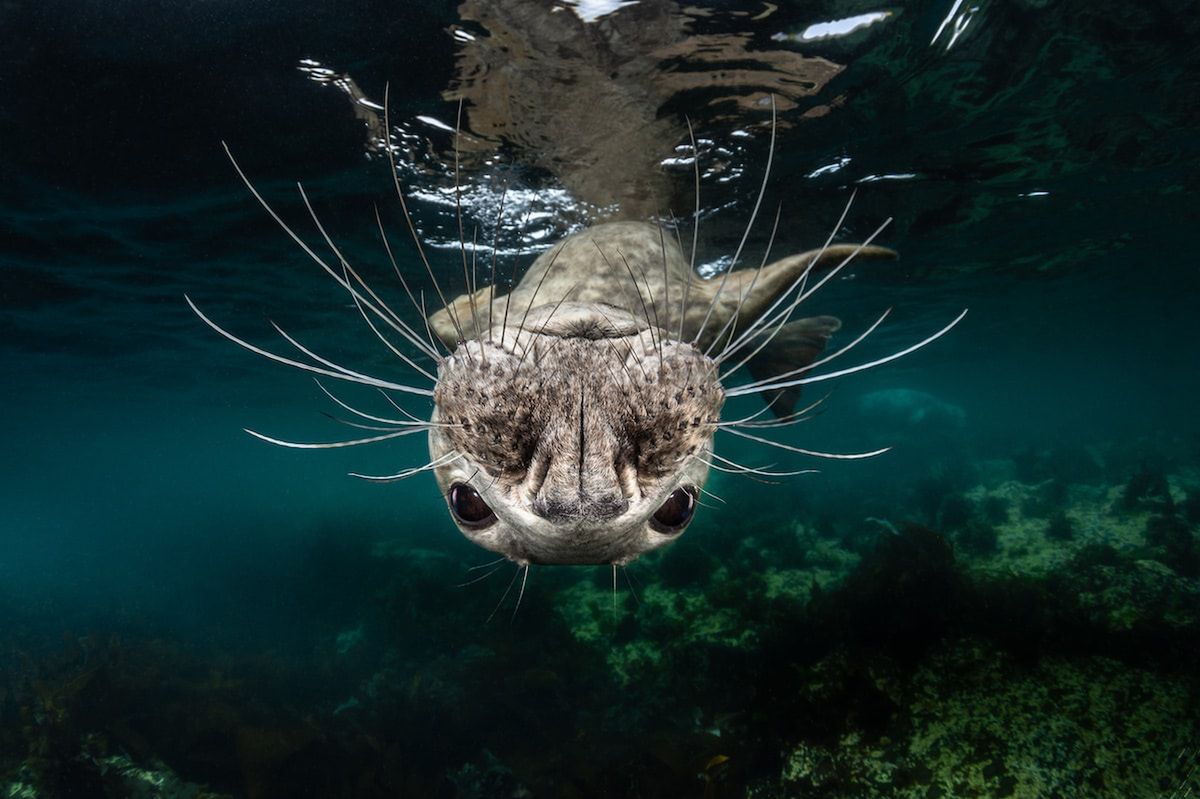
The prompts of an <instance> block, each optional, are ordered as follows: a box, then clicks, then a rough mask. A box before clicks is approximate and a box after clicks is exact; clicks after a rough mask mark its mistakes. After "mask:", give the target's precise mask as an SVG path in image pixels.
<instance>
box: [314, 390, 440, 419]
mask: <svg viewBox="0 0 1200 799" xmlns="http://www.w3.org/2000/svg"><path fill="white" fill-rule="evenodd" d="M313 382H314V383H316V384H317V388H319V389H321V391H322V392H323V393H324V394H325V396H327V397H329V399H331V400H333V401H334V402H336V403H337V404H338V405H340V406H342V407H343V408H345V409H346V410H348V411H350V413H352V414H354V415H355V416H360V417H362V418H363V419H368V420H370V421H372V422H379V423H380V424H390V425H397V426H400V427H413V426H415V425H420V426H422V427H441V426H443V425H445V424H446V423H445V422H426V421H422V420H420V419H417V418H416V417H413V420H412V421H406V420H404V419H388V418H387V417H385V416H374V415H372V414H369V413H366V412H365V411H360V410H359V409H358V408H355V407H354V406H352V405H350V404H349V403H346V402H343V401H342V400H341V399H339V398H338V397H336V396H334V394H333V392H332V391H330V390H329V389H327V388H325V385H324V384H323V383H322V382H321V381H320V380H317V379H316V378H313ZM384 396H387V395H384Z"/></svg>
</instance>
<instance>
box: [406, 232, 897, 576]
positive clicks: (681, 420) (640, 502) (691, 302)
mask: <svg viewBox="0 0 1200 799" xmlns="http://www.w3.org/2000/svg"><path fill="white" fill-rule="evenodd" d="M855 255H857V256H860V257H864V256H865V257H874V258H890V257H894V253H893V252H892V251H891V250H887V249H885V248H882V247H871V246H856V245H837V246H829V247H826V248H824V249H823V250H822V251H819V252H806V253H801V254H799V255H794V256H791V257H788V258H784V259H782V260H779V261H776V262H774V263H771V264H769V265H767V266H764V267H762V268H760V269H746V270H739V271H735V272H732V273H726V275H725V276H724V278H723V279H722V278H717V279H710V280H701V279H700V278H698V277H697V276H696V275H695V274H694V273H693V271H692V269H691V267H690V266H689V264H688V263H687V261H685V259H684V257H683V252H682V250H681V248H680V246H679V245H678V243H677V242H676V241H675V239H674V238H673V237H670V238H668V237H667V235H666V234H665V232H664V231H663V230H661V229H660V228H658V227H657V226H655V225H651V224H647V223H640V222H612V223H606V224H601V225H597V226H595V227H592V228H589V229H587V230H585V231H582V232H580V233H577V234H575V235H573V236H570V237H568V238H567V239H565V240H564V241H562V242H560V243H559V244H558V245H556V246H555V247H553V248H552V249H550V250H549V251H547V252H545V253H543V254H542V255H541V256H540V257H538V259H537V260H536V261H535V262H534V263H533V265H532V266H531V267H530V268H529V269H528V271H527V272H526V273H525V275H524V277H523V278H522V280H521V281H520V283H519V284H518V285H517V286H516V287H515V288H514V289H513V290H512V292H511V293H509V294H507V295H504V296H496V295H495V293H494V287H487V288H484V289H480V290H479V291H478V292H475V293H473V294H469V295H464V296H461V297H458V298H457V299H455V300H454V301H453V302H452V303H450V304H449V305H448V306H447V307H446V308H444V309H441V310H439V311H437V312H436V313H434V314H433V315H432V316H431V317H430V319H429V322H430V326H431V329H432V330H433V332H434V333H435V334H436V335H437V336H438V337H439V338H440V339H441V340H442V341H443V342H444V343H445V344H446V345H447V347H448V348H453V352H452V354H451V355H449V356H448V357H447V358H446V359H445V360H444V361H443V363H442V365H441V366H440V368H439V373H438V379H437V385H436V388H435V390H434V402H435V408H436V410H435V413H434V420H435V421H436V422H439V423H442V424H441V425H440V426H438V427H435V428H433V429H432V430H431V432H430V454H431V456H432V461H431V462H433V463H436V464H438V465H437V466H436V467H435V469H434V474H435V475H436V477H437V480H438V483H439V485H440V486H441V488H442V491H443V492H444V493H445V495H446V497H447V500H448V504H449V507H450V512H451V515H452V516H453V518H454V520H455V522H456V523H457V524H458V526H459V529H460V530H462V532H463V534H464V535H466V536H467V537H468V538H469V539H471V540H472V541H474V542H475V543H477V544H479V545H481V546H483V547H485V548H487V549H490V550H492V551H494V552H497V553H499V554H502V555H504V556H505V557H507V558H510V559H512V560H515V561H516V562H518V563H572V564H574V563H613V564H618V565H620V564H625V563H628V562H629V561H631V560H633V559H634V558H636V557H637V556H638V555H640V554H642V553H644V552H648V551H650V550H653V549H656V548H658V547H660V546H662V545H664V544H666V543H669V542H670V541H673V540H675V539H676V538H677V537H678V536H679V535H680V534H681V533H682V532H683V531H684V529H685V528H686V527H687V525H688V523H689V522H690V521H691V519H692V518H693V516H694V513H695V510H696V506H697V502H698V499H699V495H700V492H701V491H702V490H703V486H704V483H705V480H706V477H707V475H708V470H709V468H710V467H711V466H712V465H713V462H714V458H715V457H717V456H716V455H715V453H714V451H713V436H714V434H715V433H716V431H717V430H718V429H719V427H720V425H721V420H720V416H721V409H722V406H723V404H724V400H725V390H724V388H723V387H722V383H721V367H722V365H724V366H725V367H726V368H729V367H730V366H731V365H733V364H736V363H737V359H738V358H739V357H745V356H747V355H752V356H753V357H750V358H749V364H750V365H752V370H755V371H758V373H759V374H760V375H761V374H763V370H764V369H765V370H766V372H767V373H768V374H770V375H771V376H772V377H778V378H780V380H777V381H775V382H787V380H786V378H787V377H789V376H792V375H799V374H802V373H803V371H804V370H806V369H807V368H808V367H809V366H811V365H812V364H813V362H814V361H815V360H816V359H817V357H818V356H819V355H820V354H821V352H822V351H823V349H824V348H825V344H826V342H827V341H828V340H829V338H830V336H831V335H832V334H833V333H834V332H835V331H836V330H837V329H838V328H839V327H840V322H839V321H838V320H837V319H836V318H834V317H831V316H818V317H810V318H803V319H798V320H795V321H788V322H786V324H782V323H777V324H775V325H774V326H773V328H772V329H771V332H770V333H764V332H763V331H762V330H761V329H760V326H759V325H758V324H757V323H758V322H759V321H760V320H762V319H764V317H765V315H766V313H767V311H768V309H769V308H772V306H773V305H774V304H775V303H778V302H779V301H780V299H781V297H783V296H784V295H785V293H786V292H787V290H788V289H789V288H794V287H795V285H796V284H797V283H798V281H800V280H801V279H802V278H803V277H804V276H806V275H808V274H812V273H814V272H816V271H818V270H821V269H822V268H823V267H827V266H829V265H831V264H836V263H837V262H839V261H845V260H846V259H848V258H849V257H852V256H855ZM775 307H776V310H778V306H775ZM718 345H720V346H719V347H718ZM739 354H740V355H739ZM772 386H773V383H769V384H764V388H765V389H766V390H772ZM773 390H775V391H792V392H794V391H795V387H792V386H786V387H774V388H773ZM795 396H796V395H795V394H794V393H793V394H790V395H786V396H778V397H777V398H776V400H775V402H774V404H773V409H774V410H776V411H777V413H778V414H779V416H780V417H783V418H785V419H786V418H787V417H788V416H791V415H792V412H793V405H794V399H795Z"/></svg>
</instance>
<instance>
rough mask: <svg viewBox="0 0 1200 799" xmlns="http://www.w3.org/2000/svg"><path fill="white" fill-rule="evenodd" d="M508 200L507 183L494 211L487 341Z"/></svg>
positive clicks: (490, 338) (490, 328) (490, 325)
mask: <svg viewBox="0 0 1200 799" xmlns="http://www.w3.org/2000/svg"><path fill="white" fill-rule="evenodd" d="M507 198H508V182H507V181H505V183H504V188H503V189H502V190H501V192H500V207H499V209H498V210H497V211H496V226H495V228H494V232H493V233H492V278H491V283H490V285H489V286H488V323H487V324H488V341H491V340H492V306H493V305H494V304H495V298H496V253H497V252H498V251H499V249H500V225H501V224H502V223H503V222H504V201H505V199H507Z"/></svg>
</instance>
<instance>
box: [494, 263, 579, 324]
mask: <svg viewBox="0 0 1200 799" xmlns="http://www.w3.org/2000/svg"><path fill="white" fill-rule="evenodd" d="M561 252H562V248H561V247H559V248H558V250H557V251H556V252H555V253H554V255H553V256H551V258H550V263H548V264H546V271H545V272H543V273H542V277H541V279H540V280H538V282H537V285H536V286H534V287H533V294H532V295H530V297H529V304H528V305H526V306H525V313H524V314H523V315H522V316H521V324H520V325H519V326H518V327H517V332H516V333H514V334H513V346H514V347H515V346H517V339H519V338H520V337H521V333H522V332H524V330H525V321H526V320H527V319H529V312H530V311H531V310H533V303H534V301H535V300H537V295H538V292H539V291H541V289H542V284H543V283H545V282H546V278H547V277H549V276H550V270H552V269H553V268H554V264H556V263H558V256H559V253H561ZM569 293H570V292H568V294H569ZM566 297H567V295H566V294H564V295H563V299H566ZM559 302H562V300H559ZM507 312H508V311H507V308H506V309H505V315H506V316H507Z"/></svg>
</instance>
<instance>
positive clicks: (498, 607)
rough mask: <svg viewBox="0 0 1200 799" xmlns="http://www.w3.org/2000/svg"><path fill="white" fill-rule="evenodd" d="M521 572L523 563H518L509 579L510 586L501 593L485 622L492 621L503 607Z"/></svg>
mask: <svg viewBox="0 0 1200 799" xmlns="http://www.w3.org/2000/svg"><path fill="white" fill-rule="evenodd" d="M520 573H521V564H519V563H518V564H517V570H516V571H514V572H513V576H512V579H511V580H509V581H508V588H505V589H504V593H503V594H501V595H500V601H499V602H497V603H496V607H495V608H493V609H492V612H491V613H489V614H488V617H487V619H486V620H485V621H484V624H487V623H488V622H490V621H491V620H492V617H493V616H495V615H496V612H497V611H498V610H500V608H501V607H503V605H504V600H506V599H508V592H509V591H511V590H512V587H513V583H515V582H516V581H517V575H518V574H520Z"/></svg>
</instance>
